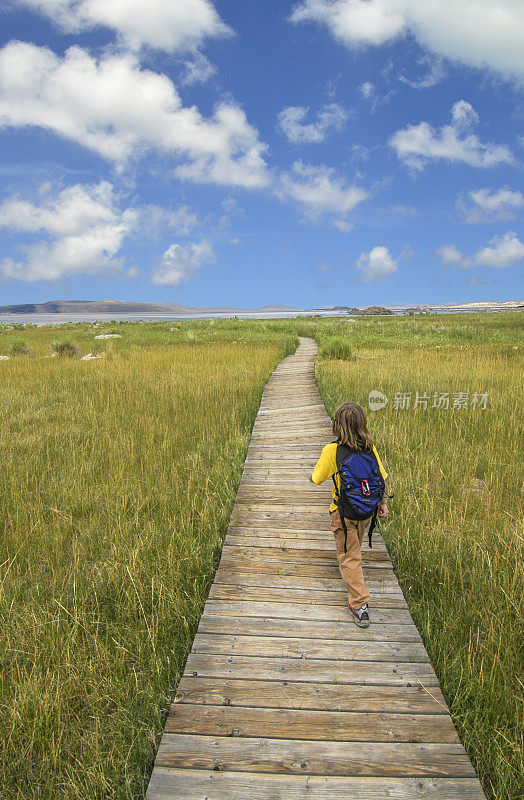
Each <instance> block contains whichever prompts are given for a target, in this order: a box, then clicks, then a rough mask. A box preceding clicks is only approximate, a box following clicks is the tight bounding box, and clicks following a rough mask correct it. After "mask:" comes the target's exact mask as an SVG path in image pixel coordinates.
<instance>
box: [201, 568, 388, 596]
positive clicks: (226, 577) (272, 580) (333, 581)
mask: <svg viewBox="0 0 524 800" xmlns="http://www.w3.org/2000/svg"><path fill="white" fill-rule="evenodd" d="M214 583H226V584H230V585H233V586H267V587H270V586H273V587H275V588H277V589H307V590H310V589H316V590H318V589H321V590H323V591H326V592H341V591H345V587H344V584H343V583H342V581H341V580H340V578H339V577H333V578H311V577H304V576H300V575H287V576H281V575H273V574H268V573H258V572H234V571H230V570H227V569H225V568H224V567H219V568H218V570H217V571H216V573H215V580H214ZM366 586H367V587H368V589H369V591H370V592H372V593H373V594H393V595H396V596H398V597H403V596H404V595H403V594H402V592H401V590H400V589H399V586H398V583H397V582H396V581H395V580H394V579H393V577H392V576H388V579H387V580H375V581H370V580H368V581H367V582H366Z"/></svg>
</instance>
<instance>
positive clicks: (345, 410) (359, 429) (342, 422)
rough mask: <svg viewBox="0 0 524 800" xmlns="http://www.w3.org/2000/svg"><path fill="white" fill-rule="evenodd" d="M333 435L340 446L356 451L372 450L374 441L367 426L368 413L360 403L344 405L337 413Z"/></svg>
mask: <svg viewBox="0 0 524 800" xmlns="http://www.w3.org/2000/svg"><path fill="white" fill-rule="evenodd" d="M333 433H334V435H335V436H336V437H337V441H338V442H339V443H340V444H347V445H348V446H349V447H351V448H352V449H354V450H371V449H372V447H373V440H372V438H371V436H370V434H369V431H368V429H367V425H366V413H365V411H364V409H363V408H362V406H359V404H358V403H353V402H351V403H343V404H342V405H341V406H339V407H338V408H337V410H336V411H335V418H334V420H333Z"/></svg>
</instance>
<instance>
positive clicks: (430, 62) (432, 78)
mask: <svg viewBox="0 0 524 800" xmlns="http://www.w3.org/2000/svg"><path fill="white" fill-rule="evenodd" d="M417 64H420V65H421V66H424V67H426V68H427V72H426V74H425V75H423V76H422V77H421V78H415V79H413V78H407V77H406V76H405V75H399V78H398V79H399V81H400V82H401V83H406V84H407V85H408V86H411V88H412V89H430V88H431V87H432V86H436V85H437V83H440V82H441V81H442V80H443V79H444V77H445V76H446V70H445V67H444V64H443V62H442V59H440V58H434V57H432V56H428V55H425V56H422V57H421V58H419V59H417Z"/></svg>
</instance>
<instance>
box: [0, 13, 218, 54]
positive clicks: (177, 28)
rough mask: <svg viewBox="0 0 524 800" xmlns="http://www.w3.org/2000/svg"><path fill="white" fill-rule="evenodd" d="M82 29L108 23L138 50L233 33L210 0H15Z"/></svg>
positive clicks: (172, 47)
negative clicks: (145, 0)
mask: <svg viewBox="0 0 524 800" xmlns="http://www.w3.org/2000/svg"><path fill="white" fill-rule="evenodd" d="M12 2H13V3H14V4H17V5H20V6H25V7H29V8H31V9H33V10H34V11H37V12H40V13H41V14H45V15H46V16H47V17H49V18H51V19H52V20H53V21H54V22H55V23H56V25H58V27H59V28H61V29H62V30H64V31H67V32H71V33H81V32H83V31H88V30H91V29H93V28H96V27H99V26H103V27H106V28H110V29H111V30H113V31H115V32H116V33H117V34H118V36H119V37H120V38H121V39H122V41H123V42H124V43H125V44H126V45H127V46H128V47H131V48H133V49H136V50H137V49H139V48H140V47H142V46H143V45H147V46H149V47H153V48H156V49H161V50H166V51H168V52H174V51H181V50H182V51H184V50H194V49H195V48H197V47H198V46H200V45H201V44H202V42H203V40H204V39H206V38H208V37H216V36H228V35H231V33H232V31H231V28H229V26H228V25H226V24H225V23H224V22H222V20H221V19H220V17H219V15H218V13H217V11H216V9H215V7H214V5H213V3H211V2H210V1H209V0H148V2H144V0H12Z"/></svg>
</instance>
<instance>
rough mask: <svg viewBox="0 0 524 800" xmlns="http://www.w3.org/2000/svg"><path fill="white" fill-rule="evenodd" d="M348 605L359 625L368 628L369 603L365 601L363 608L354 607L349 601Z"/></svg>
mask: <svg viewBox="0 0 524 800" xmlns="http://www.w3.org/2000/svg"><path fill="white" fill-rule="evenodd" d="M348 607H349V610H350V611H351V616H352V617H353V619H354V620H355V622H356V623H357V625H358V627H359V628H367V627H368V626H369V613H368V604H367V603H364V605H363V606H361V608H353V606H352V605H350V604H349V603H348Z"/></svg>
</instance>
